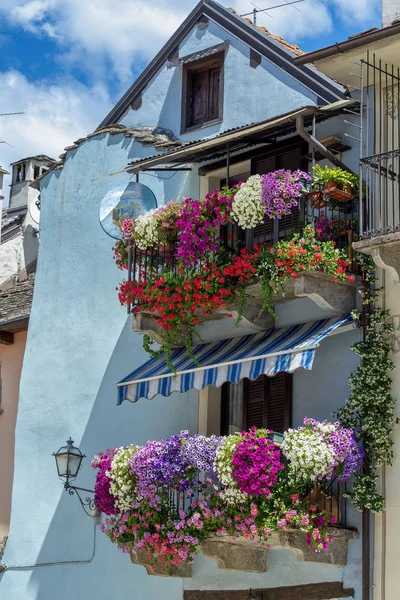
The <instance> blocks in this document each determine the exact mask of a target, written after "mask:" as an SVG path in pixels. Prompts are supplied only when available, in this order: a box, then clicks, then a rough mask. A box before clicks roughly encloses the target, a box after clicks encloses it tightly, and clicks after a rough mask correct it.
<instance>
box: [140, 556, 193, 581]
mask: <svg viewBox="0 0 400 600" xmlns="http://www.w3.org/2000/svg"><path fill="white" fill-rule="evenodd" d="M131 562H132V563H133V564H134V565H141V566H142V567H144V568H145V569H146V571H147V574H148V575H154V576H156V577H179V578H182V577H184V578H185V577H191V576H192V567H191V566H190V565H186V564H183V565H179V566H178V567H176V566H174V565H169V567H168V569H165V570H162V568H161V567H160V566H158V565H156V566H154V567H153V566H152V565H151V564H150V560H149V557H148V555H147V552H137V553H134V552H131Z"/></svg>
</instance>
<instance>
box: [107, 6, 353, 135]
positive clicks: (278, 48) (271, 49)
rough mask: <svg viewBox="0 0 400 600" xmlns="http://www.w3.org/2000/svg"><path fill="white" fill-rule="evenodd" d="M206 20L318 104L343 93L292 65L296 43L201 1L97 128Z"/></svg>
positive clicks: (112, 119) (120, 109)
mask: <svg viewBox="0 0 400 600" xmlns="http://www.w3.org/2000/svg"><path fill="white" fill-rule="evenodd" d="M209 20H211V21H214V22H215V23H217V24H218V25H220V26H221V27H222V28H224V29H225V30H226V31H228V32H229V33H231V34H232V35H234V36H235V37H237V38H238V39H240V40H242V41H243V42H244V43H245V44H246V45H247V46H249V47H250V48H252V49H253V50H255V51H256V52H258V53H259V54H260V55H261V56H264V57H265V58H267V59H268V60H270V61H271V62H273V63H274V64H275V65H277V66H278V67H280V68H281V69H283V70H284V71H285V72H286V73H288V74H289V75H291V76H292V77H294V78H295V79H297V81H299V82H300V83H302V84H303V85H304V86H305V87H307V88H308V89H310V90H312V91H313V92H314V93H315V94H316V95H317V96H318V104H329V103H331V102H335V101H336V100H338V99H342V98H343V96H344V94H345V93H346V89H345V88H343V87H342V86H341V85H339V84H337V83H336V82H334V81H333V80H331V79H329V78H328V77H327V76H325V75H323V74H322V73H319V72H318V71H316V70H315V69H313V68H312V67H309V66H308V65H301V66H298V65H296V64H294V62H293V58H294V57H295V56H296V55H298V53H299V52H301V51H300V50H299V49H298V47H297V46H293V45H291V44H288V43H287V42H285V41H284V40H283V39H282V38H280V37H279V36H273V35H272V34H270V33H269V31H268V30H267V29H265V28H264V27H258V26H254V25H253V24H252V23H251V21H249V20H248V19H243V18H242V17H240V16H239V15H238V13H236V11H233V10H232V9H229V8H225V7H224V6H221V5H220V4H218V2H215V0H200V2H199V3H198V4H197V6H196V7H195V8H194V9H193V10H192V12H191V13H190V14H189V16H188V17H187V18H186V19H185V21H184V22H183V23H182V25H181V26H180V27H179V28H178V29H177V30H176V32H175V33H174V34H173V35H172V36H171V37H170V39H169V40H168V41H167V43H166V44H165V45H164V47H163V48H162V49H161V50H160V51H159V53H158V54H157V55H156V56H155V57H154V59H153V60H152V61H151V62H150V64H149V65H148V66H147V67H146V68H145V69H144V71H143V72H142V73H141V75H139V77H138V78H137V80H136V81H135V82H134V84H133V85H132V86H131V87H130V88H129V89H128V91H127V92H126V93H125V94H124V95H123V96H122V98H121V99H120V101H119V102H118V103H117V104H116V105H115V106H114V108H113V109H112V110H111V111H110V112H109V114H108V115H107V116H106V118H105V119H104V120H103V121H102V122H101V123H100V125H99V128H101V127H105V126H107V125H111V124H112V123H117V122H118V121H119V119H120V118H121V117H122V116H123V114H124V113H125V112H126V110H127V109H128V108H129V106H130V104H132V102H134V101H135V99H136V98H137V97H138V96H139V95H140V93H141V92H142V91H143V89H144V88H145V87H146V86H147V84H148V83H149V82H150V80H151V79H152V78H153V77H154V75H155V74H156V73H157V72H158V71H159V69H160V68H161V67H162V65H163V64H164V63H165V61H166V60H168V58H169V57H171V56H173V54H174V52H176V50H177V48H178V46H179V44H180V42H181V41H182V40H183V39H184V38H185V36H186V35H187V34H188V33H189V32H190V31H191V30H192V29H193V27H194V26H195V25H196V24H197V23H199V22H200V23H202V24H203V25H206V24H207V23H208V22H209Z"/></svg>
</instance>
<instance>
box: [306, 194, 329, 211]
mask: <svg viewBox="0 0 400 600" xmlns="http://www.w3.org/2000/svg"><path fill="white" fill-rule="evenodd" d="M307 198H308V199H309V201H310V204H311V206H313V207H314V208H324V207H325V206H326V201H325V200H324V195H323V193H322V191H321V190H314V191H313V192H309V193H308V194H307Z"/></svg>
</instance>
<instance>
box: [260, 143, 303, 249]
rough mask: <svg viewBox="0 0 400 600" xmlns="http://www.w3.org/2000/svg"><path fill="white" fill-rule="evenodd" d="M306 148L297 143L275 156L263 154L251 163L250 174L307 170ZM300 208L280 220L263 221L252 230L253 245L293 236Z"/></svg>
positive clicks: (298, 219)
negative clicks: (280, 170)
mask: <svg viewBox="0 0 400 600" xmlns="http://www.w3.org/2000/svg"><path fill="white" fill-rule="evenodd" d="M307 151H308V146H307V144H306V143H305V142H299V143H296V144H292V145H290V146H288V148H286V149H281V150H280V151H278V152H275V154H265V155H262V156H259V157H256V158H254V159H253V160H252V162H251V172H252V174H253V175H255V174H258V175H263V174H264V173H270V172H271V171H277V170H278V169H286V170H290V171H297V169H303V170H305V171H306V170H307V161H306V159H305V158H304V156H305V154H307ZM300 219H301V217H300V207H298V206H297V207H294V208H293V209H292V214H290V215H288V216H286V217H282V219H265V221H264V223H263V224H262V225H257V227H255V228H254V243H255V244H260V243H263V242H274V243H276V242H277V241H278V239H280V238H283V237H286V236H288V235H291V234H293V233H294V232H296V231H297V230H298V229H299V226H300Z"/></svg>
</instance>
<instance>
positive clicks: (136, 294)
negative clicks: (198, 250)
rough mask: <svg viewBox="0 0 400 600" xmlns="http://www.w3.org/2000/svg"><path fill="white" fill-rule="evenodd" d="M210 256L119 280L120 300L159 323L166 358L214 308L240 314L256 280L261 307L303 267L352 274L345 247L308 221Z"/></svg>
mask: <svg viewBox="0 0 400 600" xmlns="http://www.w3.org/2000/svg"><path fill="white" fill-rule="evenodd" d="M194 239H195V238H194ZM193 243H194V244H195V243H196V242H195V241H194V242H193ZM191 244H192V242H188V246H189V245H191ZM212 258H213V259H214V260H212V261H210V262H209V263H208V264H206V265H205V266H204V271H199V270H198V269H190V268H185V267H184V266H181V267H178V269H170V270H168V269H165V270H164V272H163V274H162V275H160V274H159V273H158V272H157V270H155V271H154V272H153V273H152V274H149V273H148V274H147V278H146V280H145V281H125V282H123V283H121V284H120V286H119V300H120V302H121V304H122V305H126V304H137V305H138V306H137V308H136V311H137V312H139V311H141V310H146V311H148V312H149V313H150V314H152V315H153V316H154V320H155V321H156V322H157V323H158V324H159V325H160V327H161V329H162V330H163V341H164V342H163V346H164V350H165V352H166V359H167V361H168V360H169V359H170V355H171V352H172V348H173V347H174V346H175V345H176V344H177V340H179V341H182V333H183V332H185V333H184V338H185V339H184V343H185V345H186V347H187V349H188V351H190V347H191V345H192V343H193V336H194V335H196V334H197V332H196V330H195V328H196V326H197V325H198V324H200V323H201V322H202V321H203V320H204V319H206V318H207V317H209V316H210V315H211V314H212V312H213V311H216V310H225V311H227V314H228V316H229V315H231V314H232V313H230V312H229V311H230V310H233V308H234V307H236V308H237V310H238V312H239V319H240V318H241V314H242V310H243V307H244V305H245V303H246V302H247V300H248V297H249V296H248V294H247V292H246V288H247V286H248V285H249V284H250V283H252V282H254V281H258V282H259V283H260V286H261V290H262V293H263V298H264V305H263V309H264V310H268V311H270V312H273V310H272V302H271V301H272V297H273V296H274V295H275V294H276V293H278V291H279V290H280V289H282V288H283V285H284V283H285V281H286V280H288V279H296V278H297V277H298V276H299V274H301V273H303V272H307V271H312V270H319V271H323V272H325V273H327V274H328V275H329V276H331V277H332V278H333V279H334V280H336V281H345V280H354V276H351V275H347V274H346V267H347V265H348V261H347V260H346V258H345V257H344V255H343V253H341V252H340V251H339V250H336V249H335V246H334V244H333V243H332V242H330V241H325V242H317V241H316V239H315V231H314V228H313V227H312V226H307V227H306V228H305V230H304V233H303V236H302V237H300V236H299V235H298V234H296V235H294V236H293V238H292V239H291V240H288V241H286V240H281V241H280V242H279V243H278V244H276V245H275V246H255V247H254V248H253V250H252V251H251V252H247V251H246V250H245V249H243V250H242V251H241V252H240V254H239V255H238V256H234V257H233V258H232V259H231V260H230V261H228V262H225V261H224V260H223V257H221V255H218V253H216V255H215V256H213V257H212ZM177 336H178V337H177ZM172 367H173V366H172Z"/></svg>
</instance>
